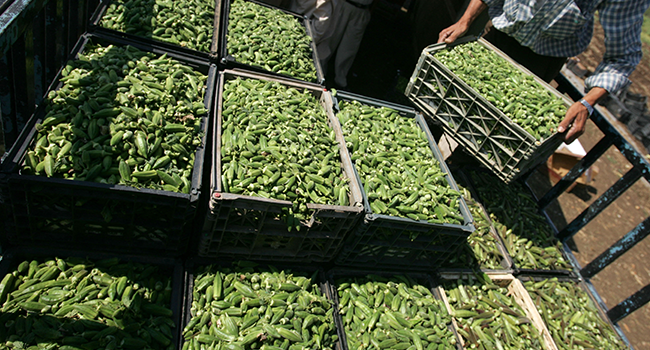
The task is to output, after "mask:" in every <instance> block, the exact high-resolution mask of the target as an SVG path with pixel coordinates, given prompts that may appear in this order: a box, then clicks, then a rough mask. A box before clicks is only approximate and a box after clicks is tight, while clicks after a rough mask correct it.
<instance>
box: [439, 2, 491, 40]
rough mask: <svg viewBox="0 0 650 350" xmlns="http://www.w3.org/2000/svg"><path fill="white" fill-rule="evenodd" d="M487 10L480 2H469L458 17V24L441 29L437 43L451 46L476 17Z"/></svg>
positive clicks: (465, 31)
mask: <svg viewBox="0 0 650 350" xmlns="http://www.w3.org/2000/svg"><path fill="white" fill-rule="evenodd" d="M486 8H487V5H485V3H484V2H483V1H482V0H470V2H469V5H467V8H466V9H465V12H464V13H463V15H462V16H461V17H460V19H459V20H458V22H456V23H454V24H452V25H451V26H449V27H447V28H445V29H443V30H442V31H441V32H440V33H439V34H438V43H442V42H444V43H445V44H451V43H453V42H454V41H456V39H458V38H460V37H461V36H463V34H465V33H467V30H468V29H469V26H470V25H472V22H474V20H475V19H476V17H478V15H480V14H481V12H483V10H485V9H486Z"/></svg>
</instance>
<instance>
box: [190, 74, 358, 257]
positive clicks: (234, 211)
mask: <svg viewBox="0 0 650 350" xmlns="http://www.w3.org/2000/svg"><path fill="white" fill-rule="evenodd" d="M218 89H219V95H218V96H219V97H218V106H217V109H218V111H219V113H218V117H217V121H216V123H215V131H214V135H215V138H216V141H215V143H214V152H213V154H214V162H213V165H214V166H213V168H212V173H211V181H212V182H211V196H210V199H209V209H208V213H207V215H206V220H205V225H204V227H203V231H202V233H201V236H200V238H199V242H198V254H199V256H201V257H224V256H225V257H233V258H245V259H263V260H289V261H298V260H299V261H305V262H310V261H313V262H328V261H331V260H332V259H333V258H334V257H335V255H336V254H337V253H338V251H339V250H340V248H341V245H342V244H343V240H344V238H345V237H346V235H347V233H348V231H349V230H351V229H352V228H353V227H355V226H356V223H357V222H358V220H359V218H360V216H361V214H362V211H363V208H362V204H361V203H362V196H361V191H360V186H359V184H358V182H357V180H356V178H355V177H354V171H353V169H352V164H351V162H350V159H349V155H348V154H347V150H346V149H345V148H341V147H340V142H339V141H340V140H341V139H342V136H341V135H340V134H337V132H336V130H335V129H334V128H333V127H332V125H333V124H334V120H333V114H332V112H331V100H330V95H329V94H327V93H324V92H323V89H322V88H320V87H319V86H318V85H314V84H306V83H303V82H297V81H295V80H289V79H283V78H278V77H273V76H270V75H261V74H258V73H253V72H243V71H231V70H226V71H224V72H222V73H221V74H220V77H219V88H218Z"/></svg>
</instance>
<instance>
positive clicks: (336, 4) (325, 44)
mask: <svg viewBox="0 0 650 350" xmlns="http://www.w3.org/2000/svg"><path fill="white" fill-rule="evenodd" d="M345 5H346V3H345V0H340V1H332V18H331V23H330V24H329V28H328V30H327V32H326V33H325V34H324V35H323V37H321V38H320V41H319V42H318V44H317V45H316V51H317V52H318V58H319V60H320V64H321V67H322V68H323V74H327V65H328V62H329V59H330V58H331V57H332V54H333V53H334V52H335V51H336V48H337V46H338V45H339V43H340V42H341V37H343V33H345V28H346V25H347V17H348V14H347V13H346V11H345V7H344V6H345Z"/></svg>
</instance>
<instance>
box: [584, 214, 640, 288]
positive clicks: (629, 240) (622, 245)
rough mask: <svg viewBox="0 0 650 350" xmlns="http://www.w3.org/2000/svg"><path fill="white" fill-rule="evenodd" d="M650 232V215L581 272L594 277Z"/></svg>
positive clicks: (585, 275)
mask: <svg viewBox="0 0 650 350" xmlns="http://www.w3.org/2000/svg"><path fill="white" fill-rule="evenodd" d="M648 234H650V217H649V218H646V219H645V220H644V221H643V222H642V223H640V224H639V225H637V227H635V228H634V229H633V230H632V231H630V232H628V233H627V234H626V235H625V236H623V238H621V239H619V240H618V242H616V243H615V244H614V245H612V246H611V247H609V249H608V250H606V251H604V252H603V253H602V254H600V255H599V256H598V257H597V258H596V259H594V260H592V261H591V262H590V263H589V264H588V265H587V266H585V267H584V268H583V269H582V270H580V274H581V275H582V277H584V278H591V277H593V276H594V275H596V274H597V273H598V272H600V271H602V269H604V268H605V267H607V266H609V264H611V263H612V262H614V260H616V259H618V257H620V256H621V255H623V254H625V253H627V251H628V250H630V249H632V247H634V246H635V245H636V244H637V243H639V242H641V241H642V240H643V239H644V238H646V237H647V236H648Z"/></svg>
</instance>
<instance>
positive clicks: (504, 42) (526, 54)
mask: <svg viewBox="0 0 650 350" xmlns="http://www.w3.org/2000/svg"><path fill="white" fill-rule="evenodd" d="M483 38H485V40H487V41H489V42H490V43H492V44H493V45H494V46H496V47H497V48H499V50H501V51H503V52H504V53H505V54H506V55H508V56H510V58H512V59H513V60H515V61H517V62H518V63H519V64H521V65H522V66H524V67H526V68H527V69H528V70H529V71H531V72H533V73H534V74H535V75H537V76H538V77H540V78H541V79H542V80H544V81H545V82H547V83H548V82H550V81H551V80H553V79H555V77H556V76H557V74H558V73H559V72H560V70H561V69H562V66H563V65H564V63H565V62H566V57H552V56H544V55H540V54H537V53H535V52H533V50H531V49H529V48H527V47H524V46H521V44H519V42H518V41H517V40H515V39H513V38H512V37H511V36H509V35H508V34H505V33H503V32H500V31H498V30H496V29H495V28H494V27H492V28H490V30H489V31H488V32H487V34H485V36H483Z"/></svg>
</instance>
